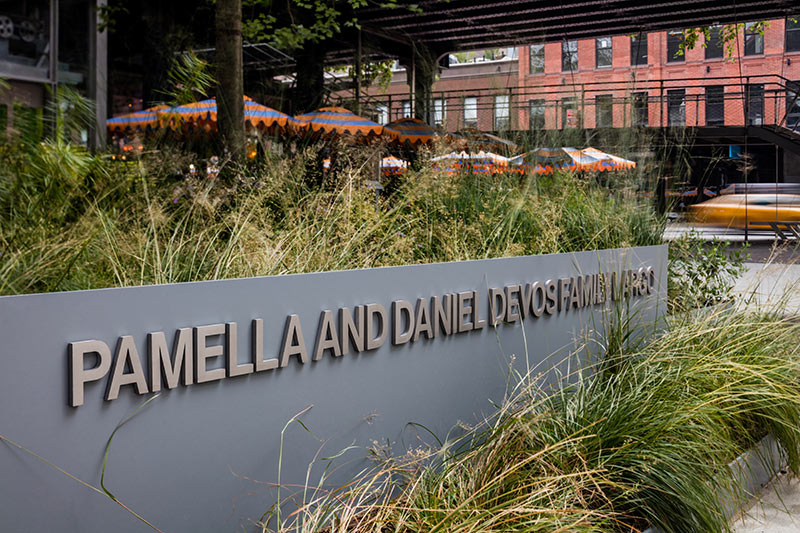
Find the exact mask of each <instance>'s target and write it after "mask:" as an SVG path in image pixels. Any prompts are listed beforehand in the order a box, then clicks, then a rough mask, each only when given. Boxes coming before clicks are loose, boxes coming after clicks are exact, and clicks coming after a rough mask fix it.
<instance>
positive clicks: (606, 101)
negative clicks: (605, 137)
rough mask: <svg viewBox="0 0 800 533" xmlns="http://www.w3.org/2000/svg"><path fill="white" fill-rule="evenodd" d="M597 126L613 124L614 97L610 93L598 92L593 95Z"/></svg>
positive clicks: (602, 126)
mask: <svg viewBox="0 0 800 533" xmlns="http://www.w3.org/2000/svg"><path fill="white" fill-rule="evenodd" d="M594 105H595V113H596V114H597V116H596V119H597V127H598V128H610V127H612V126H613V125H614V99H613V97H612V96H611V95H610V94H598V95H597V96H595V97H594Z"/></svg>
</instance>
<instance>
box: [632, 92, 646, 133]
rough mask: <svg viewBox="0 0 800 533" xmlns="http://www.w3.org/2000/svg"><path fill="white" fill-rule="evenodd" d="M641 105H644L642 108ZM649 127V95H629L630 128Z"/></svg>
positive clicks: (644, 93) (636, 93)
mask: <svg viewBox="0 0 800 533" xmlns="http://www.w3.org/2000/svg"><path fill="white" fill-rule="evenodd" d="M641 104H644V105H643V106H642V105H641ZM642 118H643V120H642ZM649 125H650V93H648V92H647V91H639V92H635V93H632V94H631V126H635V127H643V128H646V127H648V126H649Z"/></svg>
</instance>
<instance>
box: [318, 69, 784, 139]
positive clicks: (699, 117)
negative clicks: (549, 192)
mask: <svg viewBox="0 0 800 533" xmlns="http://www.w3.org/2000/svg"><path fill="white" fill-rule="evenodd" d="M799 96H800V81H792V80H788V79H786V78H784V77H783V76H780V75H776V74H769V75H760V76H716V77H714V76H708V77H704V78H672V79H657V80H639V79H629V80H627V81H606V82H589V83H565V84H558V85H536V86H534V85H529V86H516V87H502V88H497V87H486V88H471V89H456V90H446V91H434V92H433V93H432V94H431V98H430V99H429V101H428V105H427V108H428V109H427V112H426V113H425V114H424V115H423V116H426V117H427V119H428V120H427V121H428V122H430V123H432V124H434V125H437V126H441V127H443V128H444V129H446V130H448V131H455V130H458V129H461V128H464V127H469V126H472V127H476V128H477V129H480V130H483V131H496V132H502V131H522V130H534V131H535V130H561V129H569V128H575V129H596V128H629V127H654V128H663V127H673V126H675V127H711V126H767V125H770V126H779V127H781V128H785V129H788V130H793V131H795V132H800V98H799ZM350 98H352V95H350V94H346V93H343V92H337V93H332V95H331V100H332V101H333V102H335V103H337V104H343V105H347V103H348V99H350ZM410 102H411V99H410V96H409V95H408V94H397V93H395V94H377V91H373V93H372V94H369V92H368V93H367V94H364V95H362V97H361V102H360V104H361V109H362V114H363V115H365V116H371V117H372V118H373V119H374V120H378V121H381V122H390V121H392V120H396V119H398V118H402V117H403V116H409V115H411V113H412V112H411V104H410Z"/></svg>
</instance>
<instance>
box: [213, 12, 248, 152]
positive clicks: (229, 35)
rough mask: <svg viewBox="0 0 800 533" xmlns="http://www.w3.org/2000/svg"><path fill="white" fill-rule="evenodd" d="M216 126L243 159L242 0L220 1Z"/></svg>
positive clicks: (226, 141)
mask: <svg viewBox="0 0 800 533" xmlns="http://www.w3.org/2000/svg"><path fill="white" fill-rule="evenodd" d="M216 30H217V32H216V38H217V50H216V63H217V126H218V128H219V133H220V136H221V138H222V143H223V146H224V147H225V149H226V150H227V151H228V152H229V153H230V155H231V157H232V158H233V160H235V161H242V160H244V149H245V144H244V96H243V95H244V87H243V77H244V73H243V70H242V0H217V12H216Z"/></svg>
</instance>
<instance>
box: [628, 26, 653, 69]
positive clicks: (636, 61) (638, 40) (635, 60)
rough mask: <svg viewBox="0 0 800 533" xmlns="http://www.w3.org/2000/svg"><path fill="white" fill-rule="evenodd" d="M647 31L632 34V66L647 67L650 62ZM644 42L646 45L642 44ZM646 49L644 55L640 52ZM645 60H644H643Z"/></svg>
mask: <svg viewBox="0 0 800 533" xmlns="http://www.w3.org/2000/svg"><path fill="white" fill-rule="evenodd" d="M647 35H648V34H647V33H639V34H636V35H631V66H632V67H646V66H647V65H649V64H650V58H649V55H648V54H649V51H648V49H647V40H648V39H647ZM642 43H644V46H642ZM642 49H644V55H642V54H641V53H640V52H641V51H642ZM641 61H644V62H641Z"/></svg>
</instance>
